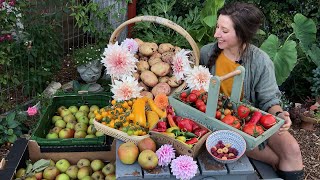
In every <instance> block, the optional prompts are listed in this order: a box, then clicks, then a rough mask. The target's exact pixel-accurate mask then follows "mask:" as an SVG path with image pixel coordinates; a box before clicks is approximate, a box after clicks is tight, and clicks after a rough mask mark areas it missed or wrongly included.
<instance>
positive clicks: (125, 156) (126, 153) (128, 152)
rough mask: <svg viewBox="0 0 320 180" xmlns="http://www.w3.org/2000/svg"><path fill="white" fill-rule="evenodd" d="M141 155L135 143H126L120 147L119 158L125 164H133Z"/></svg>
mask: <svg viewBox="0 0 320 180" xmlns="http://www.w3.org/2000/svg"><path fill="white" fill-rule="evenodd" d="M138 155H139V149H138V146H136V145H135V144H134V143H133V142H126V143H123V144H121V145H120V146H119V148H118V157H119V159H120V161H121V162H122V163H123V164H133V163H134V162H135V161H136V160H137V158H138Z"/></svg>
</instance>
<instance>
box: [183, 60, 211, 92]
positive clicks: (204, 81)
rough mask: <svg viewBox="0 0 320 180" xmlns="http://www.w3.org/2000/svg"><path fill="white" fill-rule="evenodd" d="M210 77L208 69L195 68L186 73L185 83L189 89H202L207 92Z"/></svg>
mask: <svg viewBox="0 0 320 180" xmlns="http://www.w3.org/2000/svg"><path fill="white" fill-rule="evenodd" d="M211 77H212V75H211V73H210V72H209V69H208V68H206V67H203V66H195V67H193V68H192V69H190V70H188V71H187V72H186V78H185V81H186V83H187V86H188V87H189V88H190V89H197V90H200V89H204V90H205V91H206V92H208V90H209V84H210V79H211Z"/></svg>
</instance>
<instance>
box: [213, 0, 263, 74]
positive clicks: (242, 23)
mask: <svg viewBox="0 0 320 180" xmlns="http://www.w3.org/2000/svg"><path fill="white" fill-rule="evenodd" d="M219 15H226V16H229V17H230V19H231V20H232V22H233V25H234V29H235V32H236V36H237V37H238V38H239V40H240V42H241V45H246V46H245V47H248V45H249V43H250V42H251V40H252V38H253V37H254V35H255V34H256V33H257V31H258V29H259V27H260V25H261V24H262V21H263V18H264V15H263V13H262V12H261V10H260V9H259V8H257V7H256V6H255V5H253V4H249V3H244V2H234V3H230V4H226V5H225V6H223V7H222V8H221V9H219V10H218V16H219ZM221 51H222V50H221V49H219V48H217V50H216V52H214V53H213V55H212V56H211V57H210V60H209V64H208V67H209V68H210V69H211V67H212V66H213V65H214V64H215V61H216V59H217V57H218V56H219V54H220V53H221Z"/></svg>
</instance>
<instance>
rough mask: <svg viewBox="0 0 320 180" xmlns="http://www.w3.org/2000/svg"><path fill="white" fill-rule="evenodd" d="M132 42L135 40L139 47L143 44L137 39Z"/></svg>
mask: <svg viewBox="0 0 320 180" xmlns="http://www.w3.org/2000/svg"><path fill="white" fill-rule="evenodd" d="M133 40H135V41H136V42H137V43H138V46H139V47H140V46H141V45H142V44H143V43H144V42H143V41H142V40H141V39H139V38H134V39H133Z"/></svg>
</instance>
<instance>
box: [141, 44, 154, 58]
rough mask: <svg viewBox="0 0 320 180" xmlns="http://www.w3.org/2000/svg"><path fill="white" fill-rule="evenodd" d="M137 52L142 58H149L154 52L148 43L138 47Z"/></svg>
mask: <svg viewBox="0 0 320 180" xmlns="http://www.w3.org/2000/svg"><path fill="white" fill-rule="evenodd" d="M139 52H140V53H141V54H142V55H143V56H151V55H152V54H153V53H154V51H153V48H152V46H150V45H149V44H148V43H143V44H142V45H141V46H140V47H139Z"/></svg>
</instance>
